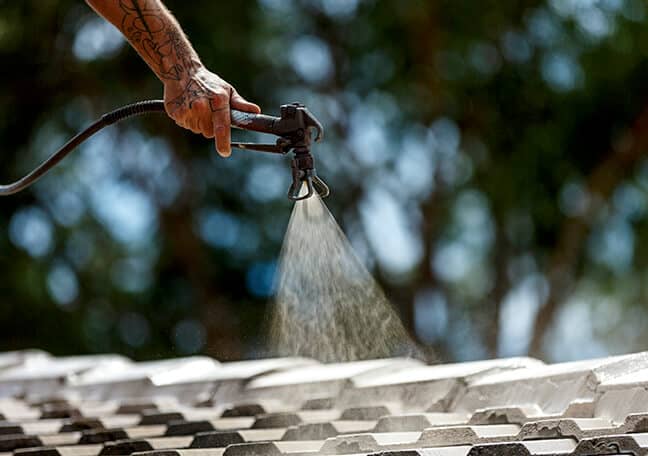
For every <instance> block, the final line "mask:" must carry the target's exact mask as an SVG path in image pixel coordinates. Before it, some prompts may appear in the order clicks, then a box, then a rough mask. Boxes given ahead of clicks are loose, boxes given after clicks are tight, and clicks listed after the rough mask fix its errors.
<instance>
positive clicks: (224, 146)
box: [212, 106, 232, 157]
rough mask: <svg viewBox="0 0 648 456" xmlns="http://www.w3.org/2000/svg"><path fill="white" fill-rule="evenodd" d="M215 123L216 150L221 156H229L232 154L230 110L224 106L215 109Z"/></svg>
mask: <svg viewBox="0 0 648 456" xmlns="http://www.w3.org/2000/svg"><path fill="white" fill-rule="evenodd" d="M212 119H213V125H214V136H215V138H216V152H218V154H219V155H220V156H221V157H229V156H230V155H231V154H232V149H231V146H230V110H229V106H224V107H222V108H220V109H217V110H215V111H214V114H213V116H212Z"/></svg>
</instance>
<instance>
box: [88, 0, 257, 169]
mask: <svg viewBox="0 0 648 456" xmlns="http://www.w3.org/2000/svg"><path fill="white" fill-rule="evenodd" d="M162 1H163V0H86V2H87V3H88V4H89V5H90V6H91V7H92V8H93V9H94V10H95V11H96V12H97V13H99V14H100V15H101V16H103V17H104V18H106V19H107V20H109V21H110V22H111V23H112V24H113V25H114V26H115V27H117V28H118V29H120V30H121V32H122V33H123V34H124V36H125V37H126V38H127V39H128V41H129V42H130V44H131V45H132V46H133V47H134V48H135V50H136V51H137V52H138V53H139V54H140V56H142V58H143V59H144V60H145V61H146V63H147V64H148V65H149V66H150V67H151V69H152V70H153V71H154V72H155V74H156V75H157V76H158V78H160V80H161V81H162V83H163V85H164V103H165V106H166V110H167V114H169V116H170V117H171V118H172V119H173V120H174V121H175V122H176V123H177V124H178V125H180V126H182V127H184V128H187V129H189V130H191V131H193V132H194V133H201V134H202V135H203V136H205V137H206V138H215V140H216V150H217V151H218V153H219V154H221V155H222V156H224V157H227V156H229V155H230V153H231V148H230V109H232V108H233V109H240V110H243V111H249V112H255V113H258V112H261V109H260V108H259V107H258V106H257V105H255V104H254V103H250V102H249V101H246V100H245V99H244V98H243V97H241V96H240V95H239V94H238V93H237V92H236V90H234V88H233V87H232V86H231V85H230V84H229V83H228V82H227V81H224V80H223V79H222V78H220V77H219V76H218V75H217V74H215V73H212V72H211V71H209V70H208V69H207V68H205V67H204V66H203V64H202V63H201V62H200V59H199V58H198V54H196V51H194V49H193V48H192V47H191V44H190V43H189V40H187V37H186V36H185V35H184V33H182V29H181V28H180V25H179V24H178V22H177V21H176V20H175V18H174V17H173V15H172V14H171V13H170V12H169V11H168V10H167V9H166V8H165V7H164V5H163V3H162Z"/></svg>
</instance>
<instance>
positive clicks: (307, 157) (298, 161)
mask: <svg viewBox="0 0 648 456" xmlns="http://www.w3.org/2000/svg"><path fill="white" fill-rule="evenodd" d="M164 112H165V109H164V102H163V101H162V100H148V101H141V102H138V103H133V104H130V105H126V106H123V107H121V108H118V109H116V110H114V111H111V112H109V113H106V114H104V115H103V116H101V118H100V119H99V120H96V121H95V122H93V123H92V124H91V125H90V126H88V127H87V128H86V129H85V130H83V131H81V132H80V133H78V134H77V135H76V136H74V137H73V138H72V139H70V140H69V141H68V142H67V143H65V144H64V145H63V146H62V147H61V148H60V149H59V150H57V151H56V152H54V153H53V154H52V155H51V156H50V157H49V158H48V159H47V160H45V161H44V162H43V163H41V164H40V165H38V166H37V167H36V168H35V169H34V170H32V171H31V172H30V173H29V174H27V175H26V176H24V177H23V178H21V179H19V180H17V181H16V182H13V183H11V184H7V185H0V196H6V195H12V194H14V193H18V192H19V191H21V190H24V189H25V188H27V187H29V186H30V185H32V184H33V183H34V182H36V181H37V180H38V179H40V178H41V177H42V176H43V175H44V174H45V173H47V172H48V171H49V170H50V169H52V168H53V167H54V166H56V165H57V164H58V163H59V162H60V161H61V160H63V158H65V157H66V156H67V155H68V154H69V153H70V152H72V151H73V150H74V149H76V148H77V147H78V146H79V145H80V144H81V143H83V142H84V141H86V140H87V139H88V138H90V137H91V136H92V135H94V134H95V133H97V132H98V131H100V130H102V129H104V128H106V127H107V126H109V125H112V124H114V123H117V122H119V121H121V120H124V119H127V118H129V117H133V116H138V115H142V114H148V113H164ZM230 117H231V121H232V127H236V128H240V129H243V130H251V131H256V132H260V133H268V134H272V135H275V136H278V137H279V138H278V139H277V141H276V143H275V144H256V143H240V142H233V143H232V147H235V148H238V149H246V150H253V151H258V152H270V153H277V154H284V155H285V154H287V153H289V152H293V154H294V156H293V159H292V162H291V169H292V183H291V185H290V188H289V189H288V198H290V199H291V200H293V201H299V200H303V199H306V198H310V197H311V196H313V194H314V193H315V192H317V193H318V194H319V195H320V196H321V197H323V198H325V197H326V196H328V194H329V188H328V187H327V185H326V184H325V183H324V182H323V181H322V180H321V179H320V178H319V177H318V176H317V173H316V171H315V165H314V161H313V156H312V155H311V150H310V149H311V144H312V142H314V141H315V142H317V141H319V140H320V139H322V135H323V132H324V129H323V127H322V124H321V123H320V122H319V121H318V120H317V119H316V118H315V116H313V114H311V113H310V111H309V110H308V109H306V107H305V106H304V105H302V104H300V103H292V104H287V105H283V106H281V115H280V117H274V116H268V115H265V114H253V113H249V112H243V111H237V110H232V111H231V112H230ZM313 130H314V131H315V137H314V138H313ZM304 185H305V186H306V193H305V194H303V195H302V194H301V190H302V187H303V186H304Z"/></svg>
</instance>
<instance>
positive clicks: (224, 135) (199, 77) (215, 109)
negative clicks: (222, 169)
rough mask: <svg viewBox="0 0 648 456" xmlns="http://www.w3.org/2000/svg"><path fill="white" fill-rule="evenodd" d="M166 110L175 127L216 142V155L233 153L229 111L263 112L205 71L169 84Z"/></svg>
mask: <svg viewBox="0 0 648 456" xmlns="http://www.w3.org/2000/svg"><path fill="white" fill-rule="evenodd" d="M164 106H165V107H166V111H167V114H168V115H169V117H171V118H172V119H173V120H174V121H175V123H176V124H178V125H179V126H181V127H184V128H186V129H188V130H191V131H193V132H194V133H201V134H202V135H203V136H204V137H205V138H215V139H216V152H218V153H219V155H220V156H222V157H229V156H230V155H231V153H232V149H231V145H230V137H231V134H230V109H238V110H240V111H246V112H253V113H259V112H261V108H259V106H257V105H256V104H254V103H250V102H249V101H247V100H245V99H244V98H243V97H242V96H240V95H239V94H238V93H237V92H236V89H234V87H232V86H231V85H230V84H229V83H227V82H226V81H224V80H223V79H221V78H220V77H219V76H217V75H216V74H214V73H212V72H211V71H209V70H207V69H206V68H204V67H200V68H198V69H196V70H195V71H194V72H192V74H191V75H190V76H189V77H188V78H187V79H185V80H182V81H175V80H172V81H166V82H165V84H164Z"/></svg>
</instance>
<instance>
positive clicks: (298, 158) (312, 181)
mask: <svg viewBox="0 0 648 456" xmlns="http://www.w3.org/2000/svg"><path fill="white" fill-rule="evenodd" d="M280 112H281V117H273V116H268V115H265V114H253V113H249V112H242V111H234V110H233V111H232V113H231V119H232V126H233V127H236V128H240V129H244V130H252V131H257V132H261V133H268V134H273V135H276V136H279V138H278V139H277V142H276V143H275V144H256V143H239V142H233V143H232V147H236V148H238V149H245V150H254V151H258V152H271V153H278V154H287V153H288V152H293V153H294V157H293V159H292V161H291V170H292V184H291V185H290V188H289V189H288V198H289V199H291V200H293V201H299V200H303V199H306V198H310V197H311V196H313V195H314V193H315V192H317V193H318V194H319V195H320V196H321V197H322V198H325V197H327V196H328V195H329V193H330V191H329V188H328V186H327V185H326V184H325V183H324V181H322V179H320V178H319V177H318V176H317V173H316V171H315V165H314V160H313V156H312V155H311V150H310V149H311V144H312V143H313V142H317V141H319V140H320V139H322V136H323V134H324V127H322V124H321V123H320V121H319V120H317V118H316V117H315V116H314V115H313V114H312V113H311V112H310V111H309V110H308V109H307V108H306V107H305V106H304V105H303V104H301V103H292V104H287V105H283V106H281V110H280ZM313 132H314V133H315V135H314V137H313ZM304 185H305V186H306V193H305V194H302V187H303V186H304Z"/></svg>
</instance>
